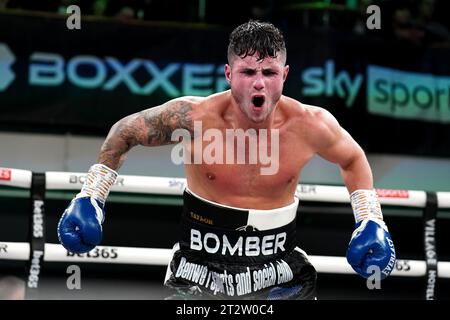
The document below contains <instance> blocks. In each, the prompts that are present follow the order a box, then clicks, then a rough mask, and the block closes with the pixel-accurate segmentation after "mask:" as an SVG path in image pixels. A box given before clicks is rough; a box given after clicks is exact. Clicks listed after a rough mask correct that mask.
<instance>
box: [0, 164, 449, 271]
mask: <svg viewBox="0 0 450 320" xmlns="http://www.w3.org/2000/svg"><path fill="white" fill-rule="evenodd" d="M45 175H46V190H77V191H78V190H80V188H81V186H82V183H83V181H84V180H83V179H84V177H85V176H86V173H77V172H46V173H45ZM31 176H32V172H31V171H27V170H19V169H10V168H0V185H4V186H10V187H19V188H30V186H31ZM185 185H186V179H184V178H162V177H146V176H131V175H119V177H118V179H117V182H116V184H115V185H114V186H113V188H112V190H111V192H128V193H142V194H163V195H182V193H183V190H184V188H185ZM377 193H378V196H379V198H380V202H381V203H382V204H386V205H395V206H405V207H418V208H423V207H425V203H426V192H425V191H415V190H391V189H377ZM296 194H297V196H298V197H299V198H300V200H302V201H314V202H334V203H349V202H350V199H349V195H348V191H347V189H346V188H345V187H339V186H324V185H311V184H299V185H298V186H297V192H296ZM437 198H438V207H439V208H450V192H437ZM29 255H30V244H29V243H26V242H24V243H20V242H0V260H19V261H27V260H28V259H29ZM90 255H91V257H88V256H87V254H83V255H81V256H79V255H73V256H70V255H69V254H68V252H67V251H66V250H65V249H64V248H63V247H62V246H61V245H60V244H52V243H46V244H45V254H44V261H51V262H91V263H121V264H136V265H158V266H166V265H167V264H168V263H169V261H170V259H171V255H172V249H156V248H135V247H110V246H97V247H96V249H94V250H93V251H91V252H90ZM116 255H117V256H116ZM113 256H116V257H114V258H113ZM309 258H310V261H311V263H312V264H313V265H314V266H315V267H316V269H317V271H318V272H323V273H335V274H354V273H355V272H354V271H353V269H352V268H351V267H350V266H349V265H348V263H347V261H346V258H345V257H333V256H309ZM425 273H426V262H425V261H422V260H405V259H403V260H402V259H398V260H397V262H396V268H395V269H394V271H393V273H392V275H397V276H406V277H421V276H424V275H425ZM438 276H439V277H441V278H450V262H447V261H445V262H439V263H438Z"/></svg>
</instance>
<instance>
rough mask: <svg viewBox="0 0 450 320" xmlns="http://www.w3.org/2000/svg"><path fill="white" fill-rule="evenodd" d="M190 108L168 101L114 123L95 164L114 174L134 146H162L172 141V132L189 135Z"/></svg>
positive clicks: (182, 102)
mask: <svg viewBox="0 0 450 320" xmlns="http://www.w3.org/2000/svg"><path fill="white" fill-rule="evenodd" d="M191 113H192V104H191V103H190V102H189V101H183V100H178V101H169V102H167V103H165V104H164V105H161V106H159V107H155V108H150V109H147V110H144V111H141V112H138V113H135V114H132V115H130V116H127V117H125V118H123V119H122V120H120V121H118V122H117V123H116V124H115V125H114V126H113V127H112V128H111V130H110V131H109V134H108V136H107V137H106V140H105V142H104V143H103V145H102V148H101V151H100V155H99V158H98V163H102V164H104V165H106V166H108V167H110V168H111V169H113V170H117V169H118V168H120V166H121V165H122V163H123V161H124V160H125V155H126V153H127V152H128V151H129V150H130V149H131V148H132V147H134V146H136V145H138V144H140V145H144V146H162V145H166V144H171V143H176V142H177V141H172V140H171V136H172V132H173V131H174V130H175V129H186V130H188V131H189V132H190V133H192V132H193V121H192V117H191Z"/></svg>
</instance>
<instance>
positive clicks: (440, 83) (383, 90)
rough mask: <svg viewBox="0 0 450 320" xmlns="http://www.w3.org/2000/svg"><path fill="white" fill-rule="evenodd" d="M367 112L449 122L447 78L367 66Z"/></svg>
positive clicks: (448, 81)
mask: <svg viewBox="0 0 450 320" xmlns="http://www.w3.org/2000/svg"><path fill="white" fill-rule="evenodd" d="M367 110H368V111H369V112H370V113H372V114H377V115H381V116H388V117H394V118H401V119H416V120H421V121H430V122H441V123H448V122H450V77H438V76H433V75H431V74H423V73H413V72H405V71H399V70H395V69H389V68H383V67H378V66H369V67H368V69H367Z"/></svg>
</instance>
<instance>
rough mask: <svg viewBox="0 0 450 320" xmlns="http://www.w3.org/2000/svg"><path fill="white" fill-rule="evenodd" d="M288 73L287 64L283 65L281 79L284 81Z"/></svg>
mask: <svg viewBox="0 0 450 320" xmlns="http://www.w3.org/2000/svg"><path fill="white" fill-rule="evenodd" d="M288 73H289V66H284V72H283V81H286V78H287V75H288Z"/></svg>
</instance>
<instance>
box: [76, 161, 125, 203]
mask: <svg viewBox="0 0 450 320" xmlns="http://www.w3.org/2000/svg"><path fill="white" fill-rule="evenodd" d="M116 179H117V172H116V171H114V170H112V169H110V168H108V167H107V166H105V165H103V164H99V163H97V164H94V165H93V166H92V167H91V168H90V169H89V171H88V174H87V176H86V181H85V182H84V184H83V187H82V188H81V192H80V193H79V194H78V195H77V198H79V197H86V196H89V197H91V198H94V199H96V200H98V201H100V202H101V203H102V204H105V201H106V198H107V197H108V194H109V191H110V189H111V187H112V186H113V185H114V182H115V181H116Z"/></svg>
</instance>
